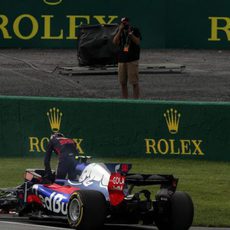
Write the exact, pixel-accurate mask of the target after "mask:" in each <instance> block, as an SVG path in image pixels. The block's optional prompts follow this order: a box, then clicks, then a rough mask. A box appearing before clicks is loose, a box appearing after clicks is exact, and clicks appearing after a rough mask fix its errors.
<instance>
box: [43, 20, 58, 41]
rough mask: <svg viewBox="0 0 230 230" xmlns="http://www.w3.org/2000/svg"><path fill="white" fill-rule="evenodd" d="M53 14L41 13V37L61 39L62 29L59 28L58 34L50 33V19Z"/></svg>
mask: <svg viewBox="0 0 230 230" xmlns="http://www.w3.org/2000/svg"><path fill="white" fill-rule="evenodd" d="M53 17H54V16H53V15H42V18H44V36H43V37H41V39H63V29H61V30H60V33H59V35H56V36H54V35H53V36H52V35H51V19H52V18H53Z"/></svg>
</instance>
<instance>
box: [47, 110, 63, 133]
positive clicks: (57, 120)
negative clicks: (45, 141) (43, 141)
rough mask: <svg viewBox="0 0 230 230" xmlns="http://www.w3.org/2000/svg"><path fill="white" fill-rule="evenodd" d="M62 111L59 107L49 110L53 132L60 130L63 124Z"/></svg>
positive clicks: (48, 114)
mask: <svg viewBox="0 0 230 230" xmlns="http://www.w3.org/2000/svg"><path fill="white" fill-rule="evenodd" d="M62 115H63V114H62V112H60V110H59V109H57V108H55V107H54V108H52V109H50V110H49V112H47V116H48V119H49V123H50V127H51V130H52V131H53V132H59V131H60V126H61V118H62Z"/></svg>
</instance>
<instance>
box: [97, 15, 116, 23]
mask: <svg viewBox="0 0 230 230" xmlns="http://www.w3.org/2000/svg"><path fill="white" fill-rule="evenodd" d="M93 17H94V18H95V19H96V20H97V21H98V22H99V24H111V23H112V22H113V21H114V20H115V19H117V18H118V16H108V18H109V20H108V21H107V22H106V21H105V16H103V15H95V16H93Z"/></svg>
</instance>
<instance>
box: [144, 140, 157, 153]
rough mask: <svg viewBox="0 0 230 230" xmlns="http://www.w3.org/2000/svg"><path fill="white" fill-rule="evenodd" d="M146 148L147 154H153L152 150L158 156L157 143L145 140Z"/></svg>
mask: <svg viewBox="0 0 230 230" xmlns="http://www.w3.org/2000/svg"><path fill="white" fill-rule="evenodd" d="M145 146H146V151H145V152H146V154H151V149H152V150H153V152H154V153H155V154H157V150H156V142H155V140H154V139H145Z"/></svg>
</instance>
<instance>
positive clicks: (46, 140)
mask: <svg viewBox="0 0 230 230" xmlns="http://www.w3.org/2000/svg"><path fill="white" fill-rule="evenodd" d="M48 142H49V138H48V137H43V138H42V139H41V143H40V147H41V150H42V152H44V153H45V152H46V148H45V146H46V145H47V143H48ZM45 143H46V145H45Z"/></svg>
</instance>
